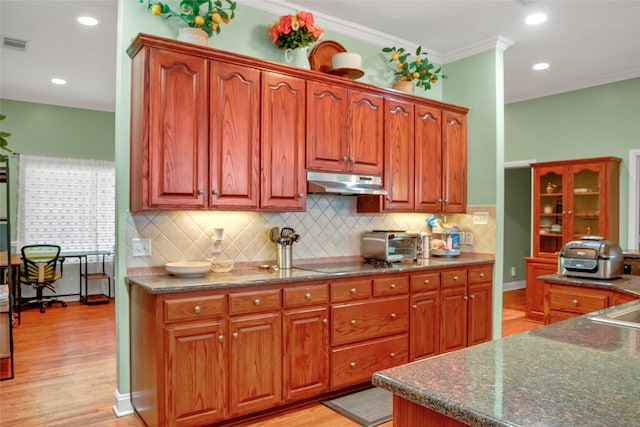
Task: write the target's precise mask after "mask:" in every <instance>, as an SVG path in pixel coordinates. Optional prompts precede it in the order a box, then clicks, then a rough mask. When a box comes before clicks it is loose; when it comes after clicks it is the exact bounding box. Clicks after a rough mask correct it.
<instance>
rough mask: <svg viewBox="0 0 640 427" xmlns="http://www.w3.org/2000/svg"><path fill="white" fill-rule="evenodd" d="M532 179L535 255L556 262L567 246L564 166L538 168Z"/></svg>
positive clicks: (535, 169)
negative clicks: (565, 239) (565, 244)
mask: <svg viewBox="0 0 640 427" xmlns="http://www.w3.org/2000/svg"><path fill="white" fill-rule="evenodd" d="M534 171H535V172H534V178H533V256H534V257H541V258H549V259H554V260H555V259H557V255H556V253H557V252H558V251H559V250H560V249H562V246H563V244H564V239H563V234H562V230H563V227H564V225H565V222H566V221H565V218H566V216H567V215H566V212H567V203H568V202H567V201H566V200H565V197H564V191H563V188H564V186H565V185H566V179H565V173H566V170H565V168H564V167H563V166H550V167H536V168H534Z"/></svg>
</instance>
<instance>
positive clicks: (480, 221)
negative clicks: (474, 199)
mask: <svg viewBox="0 0 640 427" xmlns="http://www.w3.org/2000/svg"><path fill="white" fill-rule="evenodd" d="M473 223H474V224H476V225H486V224H488V223H489V213H488V212H476V213H474V214H473Z"/></svg>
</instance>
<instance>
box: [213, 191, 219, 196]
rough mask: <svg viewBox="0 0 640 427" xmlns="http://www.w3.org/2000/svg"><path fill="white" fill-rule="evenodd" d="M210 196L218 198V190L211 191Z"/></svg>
mask: <svg viewBox="0 0 640 427" xmlns="http://www.w3.org/2000/svg"><path fill="white" fill-rule="evenodd" d="M211 194H213V195H214V196H219V195H220V191H218V190H211Z"/></svg>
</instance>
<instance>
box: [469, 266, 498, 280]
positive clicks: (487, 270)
mask: <svg viewBox="0 0 640 427" xmlns="http://www.w3.org/2000/svg"><path fill="white" fill-rule="evenodd" d="M492 280H493V266H491V265H485V266H482V267H470V268H469V284H470V285H473V284H474V283H486V282H491V281H492Z"/></svg>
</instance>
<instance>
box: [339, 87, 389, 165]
mask: <svg viewBox="0 0 640 427" xmlns="http://www.w3.org/2000/svg"><path fill="white" fill-rule="evenodd" d="M382 108H383V101H382V97H381V96H379V95H374V94H371V93H366V92H363V91H359V90H353V89H352V90H350V91H349V152H348V153H347V156H348V160H349V163H350V165H351V171H353V172H355V173H362V174H367V175H382V167H383V151H384V116H383V110H382Z"/></svg>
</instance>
